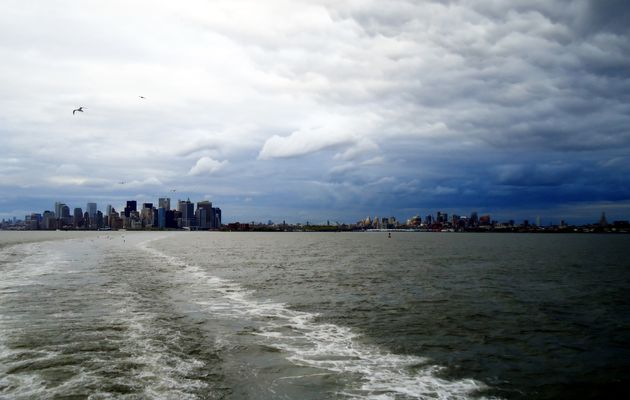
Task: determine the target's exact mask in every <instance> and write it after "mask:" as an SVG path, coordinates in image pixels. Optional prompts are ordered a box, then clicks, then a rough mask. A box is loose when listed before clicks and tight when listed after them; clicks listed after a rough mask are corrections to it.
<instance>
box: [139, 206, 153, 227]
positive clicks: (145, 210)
mask: <svg viewBox="0 0 630 400" xmlns="http://www.w3.org/2000/svg"><path fill="white" fill-rule="evenodd" d="M140 216H141V219H142V225H143V226H145V227H146V226H153V225H154V223H153V222H154V219H155V218H154V211H153V203H142V212H141V213H140Z"/></svg>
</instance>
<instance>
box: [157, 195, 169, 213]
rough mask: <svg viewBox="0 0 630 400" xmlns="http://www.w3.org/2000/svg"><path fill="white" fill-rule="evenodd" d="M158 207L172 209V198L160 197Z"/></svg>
mask: <svg viewBox="0 0 630 400" xmlns="http://www.w3.org/2000/svg"><path fill="white" fill-rule="evenodd" d="M158 208H163V209H164V210H166V211H168V210H170V209H171V199H170V198H168V197H160V199H159V200H158Z"/></svg>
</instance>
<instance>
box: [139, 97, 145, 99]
mask: <svg viewBox="0 0 630 400" xmlns="http://www.w3.org/2000/svg"><path fill="white" fill-rule="evenodd" d="M138 97H140V98H141V99H146V97H144V96H138Z"/></svg>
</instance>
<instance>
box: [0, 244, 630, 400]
mask: <svg viewBox="0 0 630 400" xmlns="http://www.w3.org/2000/svg"><path fill="white" fill-rule="evenodd" d="M45 239H54V240H50V241H42V240H45ZM628 249H630V236H621V235H619V236H606V235H526V234H514V235H511V234H431V233H429V234H418V233H395V234H393V235H392V238H391V239H388V238H387V237H386V234H382V233H350V234H305V233H301V234H300V233H296V234H282V233H276V234H272V233H259V234H256V233H209V232H199V233H195V232H166V233H164V232H108V233H96V232H93V233H64V232H49V233H34V232H23V233H13V232H0V398H3V399H4V398H7V399H30V398H64V399H68V398H77V399H82V398H90V399H105V398H127V399H154V398H155V399H157V398H165V399H182V398H190V399H197V398H199V399H283V398H284V399H344V398H345V399H365V398H368V399H416V398H428V399H434V398H436V399H440V398H448V399H451V398H453V399H457V398H461V399H464V398H517V399H518V398H527V399H530V398H540V399H546V398H549V399H551V398H554V399H555V398H567V399H569V398H602V397H613V396H616V397H620V398H621V397H624V396H625V395H627V393H628V389H626V387H627V383H626V381H627V378H626V377H627V376H630V296H629V295H628V293H630V291H629V289H630V258H629V257H628V255H629V252H630V251H629V250H628Z"/></svg>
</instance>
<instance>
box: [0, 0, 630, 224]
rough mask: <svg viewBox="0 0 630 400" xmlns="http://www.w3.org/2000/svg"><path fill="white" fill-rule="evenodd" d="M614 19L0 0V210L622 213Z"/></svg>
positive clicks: (588, 5)
mask: <svg viewBox="0 0 630 400" xmlns="http://www.w3.org/2000/svg"><path fill="white" fill-rule="evenodd" d="M184 5H185V6H184ZM629 28H630V2H627V1H623V0H618V1H579V0H578V1H562V0H556V1H547V0H541V1H537V0H530V1H518V0H511V1H499V0H475V1H472V0H471V1H464V0H463V1H455V0H453V1H447V0H444V1H368V0H365V1H359V0H354V1H336V0H335V1H333V0H330V1H328V0H323V1H296V0H286V1H281V0H279V1H276V0H265V1H235V0H230V1H208V0H206V1H202V0H188V1H186V2H174V1H156V0H150V1H149V0H147V1H117V0H108V1H89V0H87V1H79V2H77V1H53V0H45V1H44V0H42V1H28V2H25V1H21V0H17V1H12V0H4V1H3V2H2V12H1V13H0V90H1V95H0V194H1V197H0V217H8V216H17V217H20V218H23V216H24V215H25V214H27V213H30V212H42V211H44V210H46V209H48V210H50V209H54V205H53V204H54V202H55V201H62V202H65V203H67V204H68V205H69V206H70V207H71V208H73V207H82V208H85V204H86V203H87V202H88V201H95V202H97V203H98V205H99V209H104V208H105V206H106V205H107V204H112V205H113V206H114V207H116V208H118V207H120V206H121V205H123V204H124V201H125V200H128V199H136V200H138V201H139V202H143V201H153V202H155V203H156V202H157V198H158V197H162V196H169V197H171V198H172V202H175V201H176V199H177V198H183V199H185V198H188V197H190V199H191V200H193V201H199V200H202V199H208V200H211V201H212V202H213V203H214V204H215V205H216V206H219V207H221V208H222V210H223V216H224V221H226V222H229V221H237V220H240V221H250V220H256V221H258V220H261V221H267V220H268V219H272V220H274V221H281V220H283V219H286V220H287V222H289V221H291V222H303V221H306V220H309V221H311V222H321V221H325V220H327V219H329V220H331V221H335V220H338V221H343V222H354V221H356V220H357V219H359V218H365V216H367V215H371V216H374V215H378V216H379V217H381V216H389V215H394V216H396V217H397V218H399V219H402V220H404V219H406V218H408V217H410V216H412V215H415V214H418V213H419V214H421V215H426V214H428V213H435V212H436V211H438V210H441V211H444V212H448V213H449V214H451V213H456V214H462V215H469V214H470V212H471V211H473V210H476V211H478V212H479V213H490V214H492V216H493V217H496V218H497V219H509V218H514V219H516V220H521V219H523V218H530V219H533V218H535V217H536V216H538V215H540V216H542V217H543V222H547V221H549V222H555V223H557V222H559V220H560V219H565V220H567V221H568V222H593V221H596V220H597V219H598V218H599V215H600V214H601V212H602V211H606V214H607V216H609V219H614V218H617V219H622V218H623V219H628V218H630V174H629V173H628V171H630V30H629ZM139 96H144V97H145V99H141V98H140V97H139ZM79 106H83V107H84V108H85V112H83V113H76V115H73V114H72V110H73V109H75V108H77V107H79ZM121 182H124V183H121ZM173 190H175V192H173Z"/></svg>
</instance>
